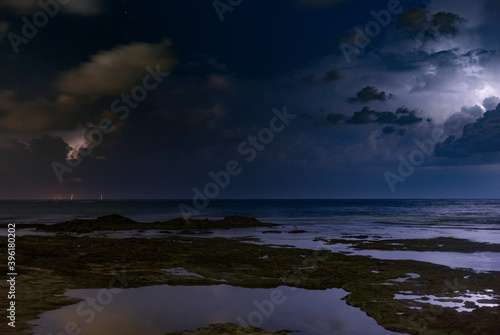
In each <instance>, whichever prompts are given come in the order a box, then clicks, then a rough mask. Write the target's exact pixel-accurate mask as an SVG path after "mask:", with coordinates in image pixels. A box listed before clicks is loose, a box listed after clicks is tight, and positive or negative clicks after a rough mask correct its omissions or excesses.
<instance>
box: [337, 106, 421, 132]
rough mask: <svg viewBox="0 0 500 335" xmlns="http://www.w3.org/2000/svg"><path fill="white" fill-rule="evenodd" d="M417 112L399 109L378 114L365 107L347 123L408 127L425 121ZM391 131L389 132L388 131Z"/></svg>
mask: <svg viewBox="0 0 500 335" xmlns="http://www.w3.org/2000/svg"><path fill="white" fill-rule="evenodd" d="M416 113H417V111H416V110H413V111H410V110H408V109H407V108H406V107H401V108H398V110H397V111H396V112H395V113H393V112H378V111H376V110H373V109H371V108H370V107H363V109H362V110H361V111H359V112H355V113H354V115H353V116H352V117H351V118H349V119H348V120H347V121H346V123H350V124H365V123H380V124H396V125H399V126H408V125H412V124H416V123H420V122H422V121H423V118H421V117H417V115H416ZM388 131H389V130H388Z"/></svg>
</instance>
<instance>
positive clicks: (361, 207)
mask: <svg viewBox="0 0 500 335" xmlns="http://www.w3.org/2000/svg"><path fill="white" fill-rule="evenodd" d="M180 204H185V205H187V206H190V207H193V208H194V205H193V202H192V200H184V201H183V200H139V201H137V200H121V201H112V200H103V201H100V200H75V201H55V200H54V201H0V222H1V223H6V222H16V223H37V222H38V223H55V222H61V221H65V220H69V219H75V218H81V219H86V218H95V217H97V216H102V215H108V214H112V213H117V214H121V215H123V216H126V217H129V218H132V219H135V220H138V221H142V222H153V221H156V220H167V219H170V218H174V217H180V216H181V213H180V211H179V205H180ZM230 215H243V216H252V217H257V218H259V219H261V220H268V221H273V220H275V221H280V222H287V221H290V222H293V221H296V220H301V221H302V222H307V221H311V222H314V223H320V222H329V223H334V222H341V223H346V222H353V223H354V222H363V223H373V224H380V223H387V224H439V225H445V224H451V225H456V224H466V225H493V226H495V225H499V224H500V200H484V199H482V200H427V199H426V200H212V201H210V202H209V203H208V205H207V206H206V207H205V208H204V209H201V210H200V213H199V214H198V215H196V216H194V217H203V218H204V217H208V218H220V217H225V216H230Z"/></svg>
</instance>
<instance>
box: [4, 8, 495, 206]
mask: <svg viewBox="0 0 500 335" xmlns="http://www.w3.org/2000/svg"><path fill="white" fill-rule="evenodd" d="M41 4H45V5H44V7H45V10H44V9H42V7H41ZM499 17H500V2H499V1H497V0H475V1H469V0H458V1H457V0H425V1H419V0H401V1H397V0H380V1H379V0H373V1H372V0H371V1H366V0H272V1H257V0H254V1H250V0H219V1H213V0H195V1H186V0H162V1H161V0H134V1H130V0H117V1H114V0H109V1H107V0H59V2H57V1H56V0H42V1H41V2H40V3H38V1H36V0H22V1H21V0H0V199H38V198H41V199H53V198H54V197H56V196H58V195H59V196H61V197H69V196H70V195H71V194H73V195H74V197H75V198H77V199H84V198H98V197H100V195H101V194H103V197H104V198H106V199H121V198H127V199H153V198H154V199H156V198H161V199H189V198H192V197H193V196H194V195H195V194H196V192H197V191H198V192H200V193H202V194H204V195H205V196H207V197H212V198H221V199H224V198H482V197H484V198H497V197H499V196H500V106H498V105H499V103H500V98H499V96H500V86H499V84H500V78H499V75H500V53H499V50H500V38H499V36H500V24H499V23H498V18H499ZM207 185H208V186H207Z"/></svg>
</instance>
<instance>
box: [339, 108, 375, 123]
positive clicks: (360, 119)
mask: <svg viewBox="0 0 500 335" xmlns="http://www.w3.org/2000/svg"><path fill="white" fill-rule="evenodd" d="M376 114H377V111H375V110H373V109H371V108H370V107H363V109H362V110H360V111H359V112H355V113H354V115H353V116H352V117H351V118H350V119H348V120H347V121H346V122H347V123H351V124H365V123H372V122H375V121H376V119H375V117H374V116H375V115H376Z"/></svg>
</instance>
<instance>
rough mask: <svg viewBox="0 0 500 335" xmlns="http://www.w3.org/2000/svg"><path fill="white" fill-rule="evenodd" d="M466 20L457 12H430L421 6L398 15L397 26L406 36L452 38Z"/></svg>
mask: <svg viewBox="0 0 500 335" xmlns="http://www.w3.org/2000/svg"><path fill="white" fill-rule="evenodd" d="M466 22H467V20H466V19H464V18H462V17H460V16H459V15H458V14H455V13H450V12H437V13H435V14H433V13H431V12H430V11H429V10H427V9H423V8H411V9H408V10H407V11H405V12H403V13H402V14H400V16H399V26H400V28H401V29H402V31H403V34H404V36H405V37H407V38H412V39H415V38H420V39H423V40H435V41H437V40H439V39H440V38H441V37H445V38H453V37H455V36H456V35H458V33H459V32H460V28H461V27H462V26H463V25H464V24H465V23H466Z"/></svg>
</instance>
